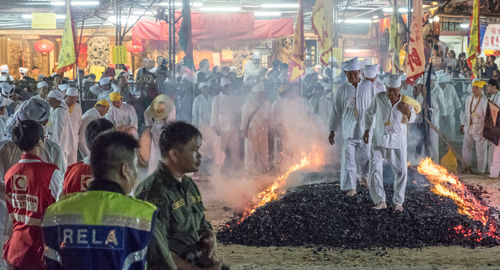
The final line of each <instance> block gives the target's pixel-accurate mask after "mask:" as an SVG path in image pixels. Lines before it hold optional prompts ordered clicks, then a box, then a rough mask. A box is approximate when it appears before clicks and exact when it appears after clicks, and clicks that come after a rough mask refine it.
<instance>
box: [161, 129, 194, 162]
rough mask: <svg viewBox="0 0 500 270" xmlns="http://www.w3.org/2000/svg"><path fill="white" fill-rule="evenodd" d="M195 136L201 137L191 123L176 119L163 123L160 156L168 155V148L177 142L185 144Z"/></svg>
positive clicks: (177, 143)
mask: <svg viewBox="0 0 500 270" xmlns="http://www.w3.org/2000/svg"><path fill="white" fill-rule="evenodd" d="M195 137H200V138H201V137H202V136H201V132H200V131H199V130H198V129H197V128H196V127H195V126H193V125H191V124H188V123H186V122H182V121H177V122H171V123H169V124H167V125H165V127H163V130H162V132H161V135H160V151H161V156H162V157H166V156H168V151H170V149H172V148H174V147H175V146H177V145H179V144H182V145H186V144H187V143H188V142H189V141H191V140H192V139H193V138H195Z"/></svg>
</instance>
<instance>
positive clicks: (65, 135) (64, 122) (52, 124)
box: [47, 102, 77, 165]
mask: <svg viewBox="0 0 500 270" xmlns="http://www.w3.org/2000/svg"><path fill="white" fill-rule="evenodd" d="M47 125H48V128H47V135H48V139H49V140H51V141H52V142H54V143H56V144H57V145H59V146H60V147H61V150H62V152H63V156H64V164H66V165H70V164H73V163H75V162H76V160H75V161H73V160H72V159H71V158H72V156H73V155H74V153H73V152H74V151H76V146H77V144H76V143H75V142H74V138H73V130H72V126H71V119H70V116H69V112H68V106H67V105H66V103H64V102H61V106H59V107H57V108H55V109H54V110H53V111H52V112H51V114H50V118H49V123H48V124H47Z"/></svg>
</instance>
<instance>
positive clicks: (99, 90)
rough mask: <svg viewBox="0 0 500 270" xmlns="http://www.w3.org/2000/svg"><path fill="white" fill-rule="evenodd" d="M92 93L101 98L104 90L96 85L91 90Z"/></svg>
mask: <svg viewBox="0 0 500 270" xmlns="http://www.w3.org/2000/svg"><path fill="white" fill-rule="evenodd" d="M89 90H90V92H91V93H92V94H94V95H96V96H99V94H101V92H102V90H101V87H100V86H99V85H98V84H94V85H92V86H91V87H90V88H89Z"/></svg>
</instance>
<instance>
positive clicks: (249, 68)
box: [243, 60, 260, 84]
mask: <svg viewBox="0 0 500 270" xmlns="http://www.w3.org/2000/svg"><path fill="white" fill-rule="evenodd" d="M259 69H260V67H259V66H255V65H254V64H253V62H252V61H251V60H250V61H248V62H246V63H245V67H244V70H243V73H244V74H243V83H244V84H246V83H247V82H248V79H249V78H252V77H257V76H258V75H259Z"/></svg>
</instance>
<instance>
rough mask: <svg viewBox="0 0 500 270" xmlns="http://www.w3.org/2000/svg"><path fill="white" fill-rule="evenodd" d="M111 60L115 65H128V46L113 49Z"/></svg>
mask: <svg viewBox="0 0 500 270" xmlns="http://www.w3.org/2000/svg"><path fill="white" fill-rule="evenodd" d="M111 58H112V60H113V64H115V65H118V64H126V63H127V47H126V46H114V47H113V48H111Z"/></svg>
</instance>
